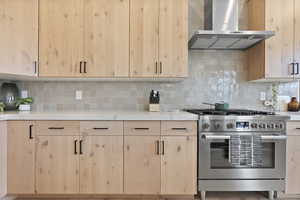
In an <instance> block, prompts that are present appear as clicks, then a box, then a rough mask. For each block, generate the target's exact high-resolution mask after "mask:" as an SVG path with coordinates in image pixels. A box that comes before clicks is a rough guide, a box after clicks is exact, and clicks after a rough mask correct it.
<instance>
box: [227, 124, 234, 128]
mask: <svg viewBox="0 0 300 200" xmlns="http://www.w3.org/2000/svg"><path fill="white" fill-rule="evenodd" d="M226 127H227V128H228V129H233V128H234V125H233V123H228V124H227V125H226Z"/></svg>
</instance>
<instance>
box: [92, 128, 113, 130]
mask: <svg viewBox="0 0 300 200" xmlns="http://www.w3.org/2000/svg"><path fill="white" fill-rule="evenodd" d="M93 129H94V130H108V129H109V128H93Z"/></svg>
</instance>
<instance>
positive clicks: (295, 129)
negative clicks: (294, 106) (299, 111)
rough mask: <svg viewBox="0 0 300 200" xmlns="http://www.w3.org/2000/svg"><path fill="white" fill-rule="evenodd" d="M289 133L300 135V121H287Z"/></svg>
mask: <svg viewBox="0 0 300 200" xmlns="http://www.w3.org/2000/svg"><path fill="white" fill-rule="evenodd" d="M286 129H287V135H299V136H300V121H298V122H296V121H295V122H288V123H287V128H286Z"/></svg>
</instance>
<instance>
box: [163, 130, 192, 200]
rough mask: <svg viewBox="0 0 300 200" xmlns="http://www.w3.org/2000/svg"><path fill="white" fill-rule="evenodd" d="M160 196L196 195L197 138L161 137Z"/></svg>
mask: <svg viewBox="0 0 300 200" xmlns="http://www.w3.org/2000/svg"><path fill="white" fill-rule="evenodd" d="M162 144H163V147H162V149H163V150H162V157H161V158H162V162H161V163H162V165H161V192H162V194H172V195H175V194H179V195H193V194H196V193H197V137H196V136H163V137H162Z"/></svg>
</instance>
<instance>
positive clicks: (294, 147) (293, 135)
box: [285, 121, 300, 195]
mask: <svg viewBox="0 0 300 200" xmlns="http://www.w3.org/2000/svg"><path fill="white" fill-rule="evenodd" d="M299 129H300V122H297V121H291V122H288V123H287V134H288V140H287V152H286V156H287V158H286V170H287V173H286V191H285V192H286V194H288V195H299V194H300V179H299V176H300V145H299V144H300V130H299Z"/></svg>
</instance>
